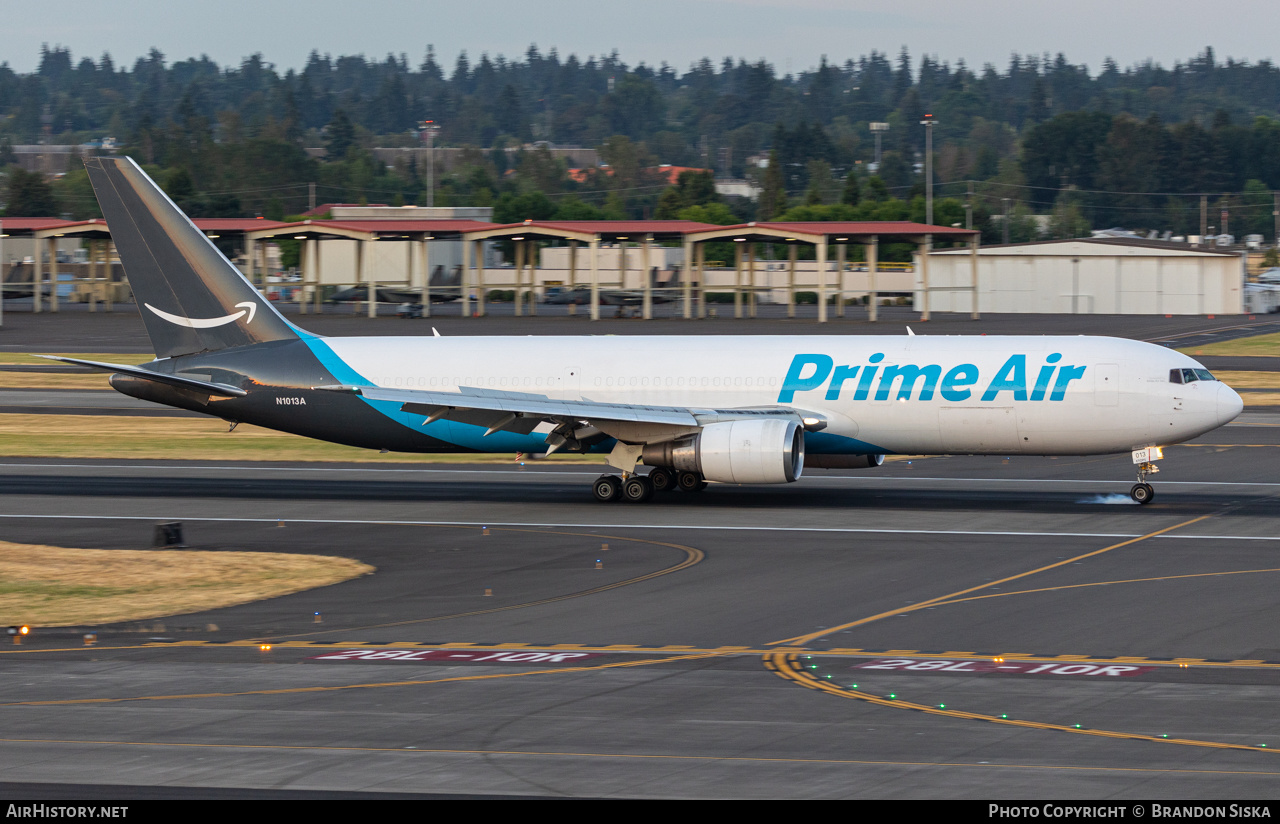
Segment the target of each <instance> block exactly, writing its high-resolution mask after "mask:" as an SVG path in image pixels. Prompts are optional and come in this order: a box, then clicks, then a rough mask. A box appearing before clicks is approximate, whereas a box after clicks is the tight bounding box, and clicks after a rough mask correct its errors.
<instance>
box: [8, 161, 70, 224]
mask: <svg viewBox="0 0 1280 824" xmlns="http://www.w3.org/2000/svg"><path fill="white" fill-rule="evenodd" d="M6 202H7V205H6V207H5V216H6V217H58V216H60V215H61V211H60V210H59V209H58V201H57V200H56V199H55V198H54V196H53V188H52V187H51V186H50V185H49V184H48V183H47V182H46V181H45V179H44V175H42V174H40V173H39V172H28V171H27V170H25V169H23V168H22V167H21V166H14V167H12V168H11V169H10V170H9V196H8V198H7V201H6Z"/></svg>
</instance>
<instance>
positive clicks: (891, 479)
mask: <svg viewBox="0 0 1280 824" xmlns="http://www.w3.org/2000/svg"><path fill="white" fill-rule="evenodd" d="M6 467H12V468H15V469H22V468H27V469H125V470H128V469H137V470H148V471H154V470H166V471H173V472H183V471H187V472H202V471H218V472H246V471H248V472H333V473H344V472H387V473H406V472H418V473H422V474H424V475H432V474H436V475H546V476H564V477H574V476H579V475H600V474H601V473H604V472H607V471H608V468H607V467H606V466H604V465H603V464H601V466H600V469H598V470H592V471H589V472H583V471H579V470H563V471H554V470H550V471H549V470H538V469H421V468H416V467H415V468H399V467H387V468H383V467H378V468H376V469H374V468H369V469H365V468H363V467H322V466H317V467H311V466H222V465H218V466H164V465H138V464H29V463H0V469H3V468H6ZM808 481H865V482H868V483H897V482H902V481H929V482H930V483H957V484H966V485H969V484H975V483H991V484H1026V483H1036V484H1088V485H1095V484H1121V485H1123V486H1132V485H1133V480H1132V479H1130V480H1107V479H1105V478H1035V477H1029V478H941V477H935V476H931V475H892V476H890V475H865V474H863V475H806V476H805V477H804V478H802V479H801V483H804V482H808ZM1159 485H1160V486H1257V487H1273V486H1280V482H1273V483H1268V482H1261V481H1166V480H1164V479H1161V480H1160V481H1159Z"/></svg>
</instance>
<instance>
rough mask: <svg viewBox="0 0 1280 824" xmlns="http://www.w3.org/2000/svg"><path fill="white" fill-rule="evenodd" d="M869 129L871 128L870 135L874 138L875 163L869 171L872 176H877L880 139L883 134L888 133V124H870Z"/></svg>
mask: <svg viewBox="0 0 1280 824" xmlns="http://www.w3.org/2000/svg"><path fill="white" fill-rule="evenodd" d="M870 128H871V133H872V134H873V135H875V136H876V162H875V165H874V166H872V167H871V171H872V173H873V174H879V172H880V137H881V135H883V134H884V133H885V132H887V131H889V124H888V123H872V124H871V126H870Z"/></svg>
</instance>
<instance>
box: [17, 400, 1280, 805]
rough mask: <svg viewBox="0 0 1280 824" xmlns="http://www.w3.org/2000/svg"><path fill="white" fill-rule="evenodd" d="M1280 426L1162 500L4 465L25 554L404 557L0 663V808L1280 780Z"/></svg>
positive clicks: (947, 461)
mask: <svg viewBox="0 0 1280 824" xmlns="http://www.w3.org/2000/svg"><path fill="white" fill-rule="evenodd" d="M1278 436H1280V415H1274V414H1266V413H1246V415H1245V416H1244V417H1243V418H1242V419H1241V421H1239V422H1238V423H1236V424H1233V425H1231V426H1228V427H1225V428H1223V429H1221V430H1219V431H1218V432H1215V433H1211V435H1210V436H1208V437H1206V438H1205V439H1202V441H1201V442H1199V443H1197V444H1192V445H1187V446H1180V447H1173V448H1171V449H1170V450H1169V452H1168V453H1167V455H1168V456H1167V458H1166V460H1165V461H1164V462H1163V464H1162V468H1163V471H1162V473H1161V474H1160V475H1159V476H1157V477H1156V478H1155V485H1156V489H1157V497H1156V500H1155V502H1154V503H1152V504H1151V505H1149V506H1146V507H1139V506H1137V505H1134V504H1132V503H1130V502H1129V501H1128V498H1127V494H1126V493H1127V490H1128V486H1129V485H1130V484H1131V483H1132V480H1131V477H1130V476H1131V472H1132V466H1131V465H1130V462H1129V460H1128V458H1127V456H1121V457H1107V458H1059V459H1056V460H1055V459H1048V458H1015V459H1010V460H1007V461H1006V460H1002V459H1000V458H966V457H951V458H929V459H919V460H916V459H913V460H911V461H907V460H898V461H891V462H889V463H886V465H885V466H884V467H881V468H880V469H878V470H868V471H865V472H862V473H854V472H847V471H813V472H810V473H806V475H805V477H804V478H803V479H802V480H801V481H800V482H799V483H797V484H792V485H788V486H787V487H784V488H760V487H735V486H721V485H713V486H712V487H711V488H709V489H708V490H707V491H706V492H704V493H702V494H701V495H693V496H690V495H682V494H679V493H673V494H670V495H668V496H666V497H664V498H662V499H659V500H656V501H655V502H653V503H650V504H647V505H630V506H629V505H625V504H615V505H599V504H596V503H594V502H593V501H591V500H590V495H589V484H590V481H591V478H592V477H594V474H595V472H594V471H593V469H592V468H591V467H586V466H580V467H573V466H567V467H562V466H556V467H551V466H540V465H538V464H537V463H536V462H531V463H527V464H526V465H525V466H524V467H523V468H521V467H519V466H516V465H512V466H510V467H502V466H500V467H493V466H484V467H481V466H454V467H432V468H405V467H395V468H391V467H387V468H384V467H376V466H373V467H370V466H368V465H326V466H315V465H256V464H226V465H215V464H198V463H178V462H160V463H157V462H130V461H58V460H15V459H8V460H5V461H4V462H3V465H0V494H2V495H3V497H2V498H0V516H2V517H0V530H2V533H3V535H4V537H5V538H6V539H8V540H12V541H20V542H30V543H47V544H55V545H62V546H79V547H102V548H139V547H145V546H147V545H148V544H149V542H150V538H151V531H152V529H153V525H154V524H155V523H156V522H158V521H170V520H176V521H181V522H182V523H183V525H184V531H185V538H186V540H187V542H188V544H189V545H190V546H191V547H192V548H196V549H212V550H229V549H251V550H270V551H282V552H312V553H324V554H337V555H344V556H349V557H354V558H358V559H359V560H362V561H364V562H366V563H369V564H372V565H373V566H375V567H376V568H377V570H378V571H377V572H376V573H375V574H373V575H370V576H366V577H364V578H360V579H356V580H353V581H349V582H346V583H343V584H339V585H336V586H332V587H327V588H324V589H320V590H314V591H311V592H305V593H299V594H295V595H290V596H285V597H281V598H276V599H272V600H268V601H263V602H259V603H255V604H248V605H244V606H240V607H234V608H229V609H221V610H213V611H209V612H205V613H199V614H192V615H180V616H168V617H164V618H160V619H155V620H148V621H142V622H135V623H130V624H122V625H118V626H112V627H100V628H97V631H98V635H99V643H98V645H97V646H96V647H92V648H85V647H83V646H82V642H81V640H80V634H81V632H83V631H84V629H85V628H67V629H61V630H54V629H50V630H41V629H39V628H37V631H36V632H35V634H34V635H33V636H32V637H30V638H29V639H28V640H27V641H26V643H25V644H24V645H23V646H21V647H8V648H4V649H0V667H4V668H5V670H6V677H5V678H4V679H3V681H2V682H0V728H2V729H3V730H4V732H3V734H0V769H2V770H3V774H4V775H5V780H6V782H10V783H9V784H5V785H0V795H6V794H9V795H14V794H18V791H17V790H11V789H8V788H9V787H18V788H22V790H21V794H22V795H24V796H26V797H30V795H31V791H30V787H31V786H32V784H33V783H34V784H37V785H40V786H47V787H48V789H49V793H50V795H49V797H58V798H65V797H69V796H75V795H77V793H83V794H87V795H85V797H91V796H92V793H93V791H92V788H90V789H87V790H77V789H76V788H77V787H79V786H80V785H110V786H112V787H117V788H120V791H121V792H127V791H128V790H129V788H134V789H135V790H136V792H137V794H138V795H142V794H144V793H145V794H146V795H147V797H155V796H156V794H160V795H161V796H163V795H165V794H166V793H167V794H171V795H172V796H173V797H191V796H193V795H194V796H199V795H201V794H204V793H208V794H209V795H211V796H212V795H215V794H216V795H217V797H227V793H230V794H231V795H232V796H234V795H235V792H236V791H243V792H244V793H246V794H249V793H255V794H256V795H254V797H263V796H262V795H261V794H264V793H265V794H266V795H267V796H270V795H271V794H272V793H279V796H278V797H282V798H294V797H305V796H306V795H307V794H308V793H315V794H317V795H319V794H321V793H347V794H358V793H395V794H446V795H449V794H457V795H472V796H475V795H481V796H506V795H511V796H522V797H528V796H564V795H569V796H588V797H663V798H669V797H698V798H711V797H762V798H763V797H797V798H827V797H885V798H907V797H917V798H918V797H938V798H966V797H967V798H980V799H988V798H1002V799H1011V798H1049V797H1053V798H1101V797H1104V796H1105V797H1108V798H1160V799H1174V798H1205V799H1207V798H1274V797H1276V796H1278V795H1280V789H1278V788H1280V781H1277V778H1278V777H1280V760H1277V759H1280V754H1277V753H1276V752H1275V750H1277V749H1280V722H1278V721H1277V719H1276V717H1275V713H1274V707H1275V706H1276V702H1277V701H1278V700H1280V637H1277V635H1276V630H1275V628H1276V626H1277V625H1280V621H1278V619H1280V589H1278V588H1277V586H1276V583H1277V580H1278V578H1280V563H1278V562H1277V560H1276V556H1277V553H1280V530H1277V528H1276V527H1277V519H1278V518H1280V507H1278V506H1277V498H1278V497H1280V473H1277V472H1276V470H1275V466H1276V451H1277V450H1280V437H1278ZM604 545H607V549H606V548H605V546H604ZM486 592H487V593H489V594H486ZM316 612H319V613H321V619H322V623H319V624H317V623H315V617H314V615H315V613H316ZM263 644H267V645H270V647H271V648H270V649H269V650H265V651H264V650H262V649H260V646H261V645H263ZM324 656H328V657H327V658H326V657H324ZM998 659H1001V660H998ZM855 684H856V687H855V686H854V685H855ZM1077 725H1079V726H1078V727H1077ZM1164 736H1167V738H1166V737H1164Z"/></svg>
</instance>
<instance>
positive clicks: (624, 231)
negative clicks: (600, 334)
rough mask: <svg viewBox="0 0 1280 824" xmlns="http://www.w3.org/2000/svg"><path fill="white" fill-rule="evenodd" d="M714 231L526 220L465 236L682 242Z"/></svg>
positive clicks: (667, 223) (664, 224)
mask: <svg viewBox="0 0 1280 824" xmlns="http://www.w3.org/2000/svg"><path fill="white" fill-rule="evenodd" d="M715 228H717V227H716V226H715V225H713V224H710V223H699V222H697V221H695V220H526V221H524V222H522V223H507V224H502V225H492V226H489V227H488V228H485V229H482V230H479V231H477V232H470V233H468V234H467V236H466V239H467V240H491V239H503V240H516V239H520V240H525V239H537V240H552V239H561V240H576V241H580V242H582V243H590V242H592V241H628V240H636V241H639V240H643V239H644V238H645V237H646V236H647V237H648V238H649V239H650V240H657V241H663V240H683V239H684V238H685V237H686V236H687V235H689V234H690V233H693V232H701V231H707V230H710V229H715Z"/></svg>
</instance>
